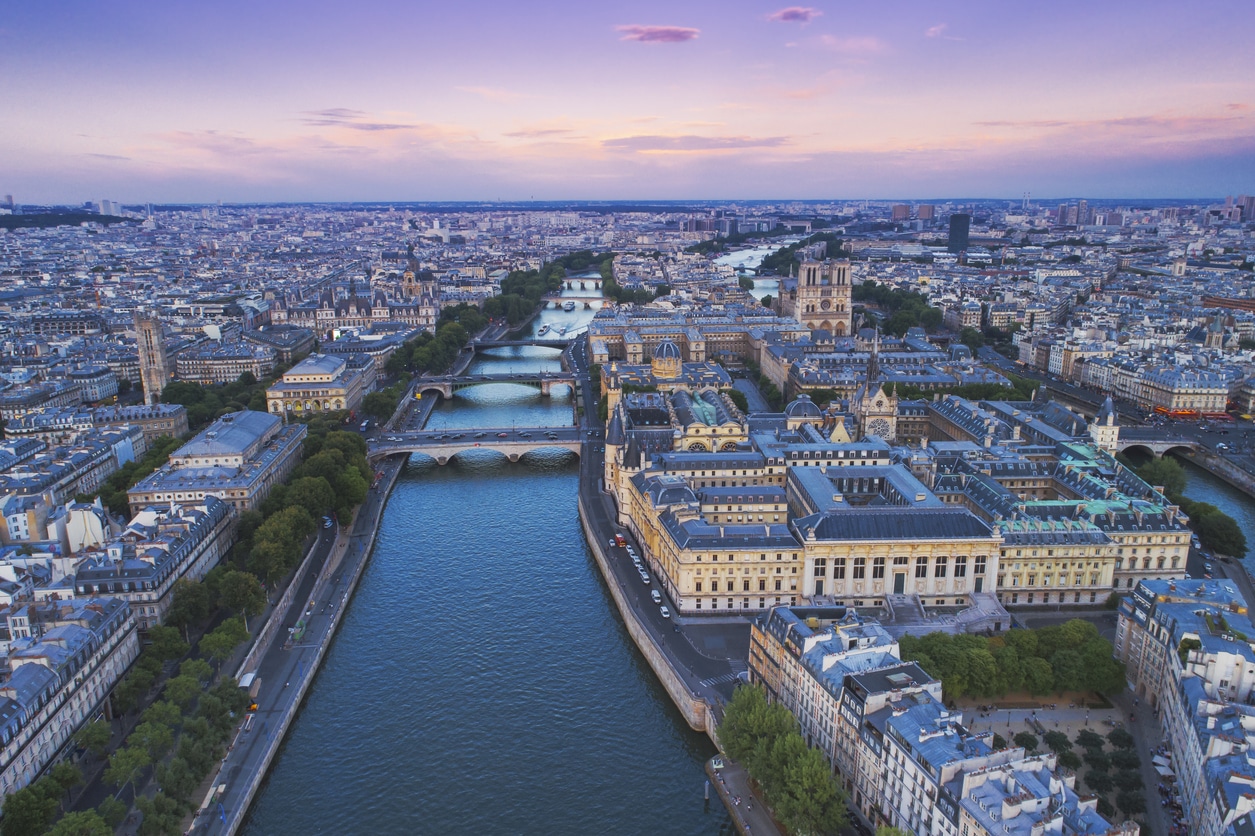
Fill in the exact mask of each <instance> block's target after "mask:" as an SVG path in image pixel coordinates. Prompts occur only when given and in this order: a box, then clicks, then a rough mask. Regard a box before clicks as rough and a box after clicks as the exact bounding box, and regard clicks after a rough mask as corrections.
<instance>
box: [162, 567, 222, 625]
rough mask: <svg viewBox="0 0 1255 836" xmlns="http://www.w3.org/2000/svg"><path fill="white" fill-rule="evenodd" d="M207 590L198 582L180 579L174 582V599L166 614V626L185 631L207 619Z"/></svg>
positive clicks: (208, 599) (209, 606) (208, 601)
mask: <svg viewBox="0 0 1255 836" xmlns="http://www.w3.org/2000/svg"><path fill="white" fill-rule="evenodd" d="M211 603H212V602H211V601H210V596H209V588H208V587H206V586H205V585H204V584H203V583H200V582H198V581H191V580H188V579H187V578H180V579H179V580H177V581H175V582H174V597H173V599H172V600H171V601H170V610H169V612H167V613H166V624H169V625H170V626H172V627H182V628H184V629H186V628H187V627H189V626H191V625H193V624H199V623H200V622H202V621H204V620H205V619H206V618H208V617H209V610H210V608H211Z"/></svg>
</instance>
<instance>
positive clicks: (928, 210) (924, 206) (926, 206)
mask: <svg viewBox="0 0 1255 836" xmlns="http://www.w3.org/2000/svg"><path fill="white" fill-rule="evenodd" d="M936 216H937V207H936V206H934V205H932V204H931V203H921V204H920V205H919V208H917V209H916V210H915V217H917V218H919V219H920V220H921V221H924V222H926V223H929V224H931V223H932V222H933V218H935V217H936Z"/></svg>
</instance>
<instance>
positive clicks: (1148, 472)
mask: <svg viewBox="0 0 1255 836" xmlns="http://www.w3.org/2000/svg"><path fill="white" fill-rule="evenodd" d="M1121 461H1123V462H1124V464H1126V465H1130V466H1131V464H1132V463H1131V462H1130V461H1129V460H1128V459H1125V458H1121ZM1135 472H1136V473H1137V475H1138V476H1139V477H1140V478H1141V479H1142V481H1143V482H1145V483H1146V484H1148V485H1157V486H1159V487H1162V488H1163V489H1164V495H1165V496H1166V497H1168V500H1169V501H1171V502H1172V503H1173V504H1175V505H1178V506H1180V508H1181V510H1182V511H1184V512H1185V514H1186V515H1187V516H1188V517H1189V518H1190V528H1192V529H1193V530H1194V533H1196V534H1197V535H1198V540H1199V542H1200V543H1202V544H1203V547H1204V548H1206V549H1210V550H1211V551H1214V552H1216V553H1217V554H1226V555H1229V556H1231V557H1236V558H1239V559H1240V558H1243V557H1246V535H1245V534H1243V533H1242V529H1241V528H1239V527H1238V524H1237V521H1236V520H1234V519H1233V517H1231V516H1229V515H1228V514H1226V513H1225V512H1224V511H1221V510H1220V509H1219V508H1217V507H1216V506H1215V505H1212V504H1211V503H1209V502H1195V501H1194V500H1192V499H1190V498H1189V497H1188V496H1186V495H1185V483H1186V479H1185V468H1183V467H1182V466H1181V463H1180V462H1179V461H1177V460H1176V459H1174V458H1172V457H1171V456H1163V457H1162V458H1158V459H1151V460H1150V461H1148V462H1146V463H1145V464H1143V465H1142V466H1141V467H1138V468H1136V469H1135Z"/></svg>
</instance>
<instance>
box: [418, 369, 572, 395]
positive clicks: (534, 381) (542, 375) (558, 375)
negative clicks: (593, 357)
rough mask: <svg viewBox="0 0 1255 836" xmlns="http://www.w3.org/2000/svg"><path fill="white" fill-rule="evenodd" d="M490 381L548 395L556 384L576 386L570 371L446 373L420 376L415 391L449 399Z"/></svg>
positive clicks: (419, 393)
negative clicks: (436, 375)
mask: <svg viewBox="0 0 1255 836" xmlns="http://www.w3.org/2000/svg"><path fill="white" fill-rule="evenodd" d="M488 383H517V384H519V385H520V386H530V387H532V388H533V389H539V390H540V394H542V395H545V396H548V395H549V393H550V392H552V391H553V387H554V386H571V387H572V388H574V386H575V375H573V374H570V373H568V372H539V373H537V372H526V373H522V374H469V375H462V376H460V377H459V376H456V375H451V374H449V375H445V376H444V377H420V378H419V379H417V380H416V381H414V383H413V387H414V393H415V394H416V395H422V393H423V392H439V393H440V396H441V397H443V398H444V399H446V400H448V399H449V398H452V397H453V393H454V392H456V391H458V390H459V389H466V388H467V387H470V386H483V385H485V384H488Z"/></svg>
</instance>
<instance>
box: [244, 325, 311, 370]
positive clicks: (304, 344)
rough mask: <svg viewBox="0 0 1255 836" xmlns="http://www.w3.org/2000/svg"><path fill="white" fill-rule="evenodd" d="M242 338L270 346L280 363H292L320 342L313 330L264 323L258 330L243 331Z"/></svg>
mask: <svg viewBox="0 0 1255 836" xmlns="http://www.w3.org/2000/svg"><path fill="white" fill-rule="evenodd" d="M240 339H242V340H244V341H245V342H250V343H256V344H257V345H261V346H266V347H268V348H270V349H271V350H272V351H273V352H274V354H275V357H276V359H278V361H279V362H280V363H291V362H293V361H294V360H296V359H297V358H298V357H303V356H304V355H306V354H309V353H310V352H311V351H313V350H314V346H316V345H317V344H318V340H317V338H316V337H315V336H314V332H313V331H312V330H310V329H309V328H298V327H296V326H294V325H264V326H262V327H261V328H258V329H257V330H256V331H245V332H243V333H242V334H241V335H240Z"/></svg>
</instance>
